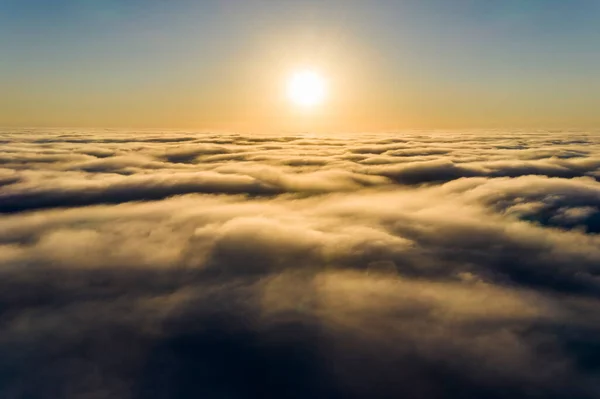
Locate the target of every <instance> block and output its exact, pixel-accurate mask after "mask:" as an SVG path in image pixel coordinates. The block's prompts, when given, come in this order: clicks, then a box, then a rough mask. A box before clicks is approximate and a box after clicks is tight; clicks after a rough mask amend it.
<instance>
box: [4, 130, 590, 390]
mask: <svg viewBox="0 0 600 399" xmlns="http://www.w3.org/2000/svg"><path fill="white" fill-rule="evenodd" d="M0 140H1V141H2V142H3V143H4V144H3V154H2V157H1V159H0V161H1V163H2V165H1V169H0V211H1V212H3V213H4V215H2V217H1V219H0V397H2V398H8V399H13V398H14V399H17V398H18V399H21V398H23V399H25V398H27V399H32V398H33V399H38V398H39V399H46V398H53V399H54V398H65V399H71V398H118V399H121V398H131V399H138V398H139V399H142V398H144V399H145V398H156V399H163V398H165V399H166V398H199V397H200V398H265V397H278V398H307V397H315V398H399V397H404V398H499V399H502V398H525V397H527V398H598V397H600V383H599V382H598V381H600V360H599V359H600V236H598V234H597V233H598V232H599V231H600V210H599V208H600V183H599V182H598V178H599V177H600V146H599V144H600V139H599V138H598V136H597V135H596V133H594V132H590V133H586V132H456V133H445V132H413V133H405V134H400V133H398V134H373V135H355V136H334V135H330V136H298V137H292V136H290V137H270V136H258V135H257V136H250V135H249V136H244V135H212V134H207V133H197V134H194V133H193V132H164V133H157V132H155V131H154V132H119V131H84V132H69V131H59V130H56V131H25V130H23V131H14V132H10V131H5V132H4V133H3V134H1V135H0Z"/></svg>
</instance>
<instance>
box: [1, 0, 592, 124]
mask: <svg viewBox="0 0 600 399" xmlns="http://www.w3.org/2000/svg"><path fill="white" fill-rule="evenodd" d="M599 19H600V1H598V0H568V1H563V0H490V1H488V0H484V1H473V0H453V1H448V0H374V1H373V0H371V1H366V0H325V1H323V0H308V1H306V0H305V1H294V0H285V1H265V0H239V1H238V0H222V1H217V0H215V1H209V0H174V1H159V0H126V1H122V0H103V1H90V0H54V1H47V0H1V1H0V37H2V40H1V41H0V52H1V53H2V57H1V59H0V87H1V88H2V90H1V92H0V126H2V125H10V126H43V127H47V126H57V127H62V126H87V127H144V128H152V127H160V128H210V129H219V130H242V131H245V132H254V131H260V132H262V131H265V130H269V131H273V132H281V131H282V130H283V131H288V132H289V131H291V132H298V131H304V130H310V131H323V132H330V131H332V130H335V131H365V130H366V131H373V130H381V129H397V128H450V127H452V128H478V127H495V128H497V127H504V128H506V127H511V128H515V127H534V128H573V127H579V128H581V127H586V128H587V127H598V126H599V125H600V114H599V113H598V108H600V80H599V79H598V70H600V51H599V43H600V24H599V23H598V20H599ZM301 68H313V69H317V70H318V71H320V72H321V73H322V74H323V75H324V76H325V78H326V80H327V82H328V85H329V96H328V101H327V103H326V106H323V107H320V108H319V109H316V110H313V112H311V114H310V118H307V117H306V113H304V112H301V111H299V110H298V109H297V108H296V107H294V106H290V104H289V103H288V102H287V101H285V96H283V95H282V90H281V86H282V84H283V83H284V82H285V81H286V79H287V77H288V76H289V75H290V74H291V73H292V72H293V71H294V70H296V69H301Z"/></svg>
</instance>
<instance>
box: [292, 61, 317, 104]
mask: <svg viewBox="0 0 600 399" xmlns="http://www.w3.org/2000/svg"><path fill="white" fill-rule="evenodd" d="M325 94H326V88H325V80H324V79H323V77H322V76H321V75H319V74H318V73H316V72H314V71H310V70H305V71H299V72H296V73H294V75H292V77H291V78H290V80H289V82H288V95H289V98H290V99H291V100H292V102H293V103H294V104H296V105H300V106H303V107H312V106H315V105H319V104H321V103H322V102H323V100H324V99H325Z"/></svg>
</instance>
